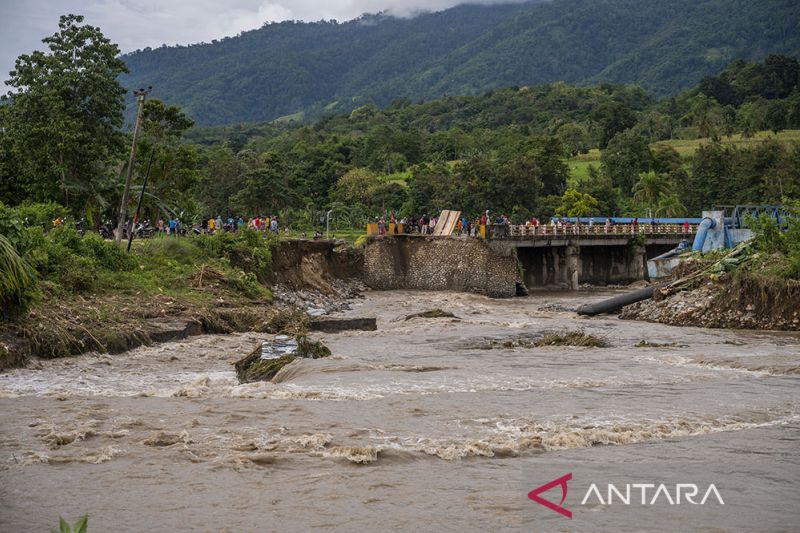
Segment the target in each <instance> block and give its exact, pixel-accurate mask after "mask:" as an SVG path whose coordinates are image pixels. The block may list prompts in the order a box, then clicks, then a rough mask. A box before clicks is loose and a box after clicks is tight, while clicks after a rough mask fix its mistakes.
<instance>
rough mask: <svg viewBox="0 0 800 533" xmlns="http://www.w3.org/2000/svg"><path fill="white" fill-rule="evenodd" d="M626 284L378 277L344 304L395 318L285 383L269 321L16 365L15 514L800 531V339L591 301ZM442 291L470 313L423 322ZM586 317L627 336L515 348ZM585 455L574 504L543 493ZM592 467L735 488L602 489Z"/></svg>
mask: <svg viewBox="0 0 800 533" xmlns="http://www.w3.org/2000/svg"><path fill="white" fill-rule="evenodd" d="M603 296H604V295H602V294H599V293H593V294H589V293H581V294H554V293H548V294H534V295H532V296H529V297H525V298H516V299H512V300H491V299H488V298H484V297H480V296H476V295H468V294H456V293H421V292H385V293H381V292H370V293H367V296H366V298H364V299H362V300H357V301H356V302H355V303H354V304H353V308H352V309H351V310H350V311H347V312H345V313H342V316H365V317H366V316H375V317H377V318H378V330H377V331H354V332H344V333H339V334H325V335H316V336H315V337H318V338H320V339H322V340H323V342H325V343H326V344H327V345H328V346H329V347H330V348H331V350H332V352H333V354H334V355H333V356H332V357H331V358H328V359H319V360H303V361H300V362H296V363H294V364H292V365H290V366H289V367H286V368H284V369H283V370H282V371H281V372H280V373H279V374H278V376H276V380H275V381H277V383H252V384H246V385H241V384H239V383H238V381H237V380H236V377H235V373H234V371H233V367H232V364H231V363H233V362H234V361H235V360H236V359H238V358H240V357H242V356H243V355H244V354H245V353H248V352H249V351H250V350H251V349H252V346H253V345H254V344H255V343H257V342H260V340H261V339H262V336H259V335H257V334H243V335H227V336H202V337H195V338H192V339H190V340H187V341H185V342H180V343H172V344H164V345H159V346H153V347H144V348H140V349H137V350H134V351H132V352H129V353H126V354H121V355H114V356H110V355H86V356H81V357H76V358H71V359H64V360H57V361H48V362H43V363H41V365H40V368H29V369H23V370H15V371H11V372H8V373H5V374H0V410H2V415H1V416H2V418H0V480H2V483H0V529H1V530H3V531H42V530H49V528H51V527H54V526H55V524H56V523H57V522H58V517H59V516H64V517H68V518H70V519H72V520H73V521H74V519H76V518H77V517H78V516H79V515H82V514H83V513H86V512H88V513H89V516H90V521H89V524H90V531H142V530H152V531H178V530H199V531H221V530H228V531H307V530H313V529H316V530H323V531H324V530H331V531H334V530H335V531H385V530H398V531H411V530H421V531H454V530H460V531H481V530H483V531H486V530H488V531H502V530H518V529H519V530H525V531H643V530H648V531H653V530H662V531H675V530H682V531H791V530H795V529H796V525H797V524H798V523H800V510H798V508H797V505H796V504H797V503H798V502H800V481H798V480H800V394H798V385H800V336H798V335H796V334H787V333H771V332H744V331H724V330H706V329H699V328H677V327H670V326H663V325H657V324H649V323H642V322H632V321H621V320H618V319H617V318H615V317H601V318H594V319H588V318H579V317H577V316H576V315H575V314H574V313H573V312H571V309H574V308H575V307H577V306H578V305H580V304H581V303H584V302H585V301H587V300H595V299H599V298H602V297H603ZM433 308H441V309H444V310H447V311H450V312H452V313H453V314H455V315H456V317H457V318H433V319H426V318H415V319H412V320H404V318H405V317H406V316H407V315H409V314H411V313H415V312H420V311H426V310H430V309H433ZM574 329H583V330H584V331H585V332H586V333H589V334H592V335H596V336H598V337H600V338H602V339H604V340H605V341H606V342H607V344H608V346H607V347H605V348H583V347H581V348H578V347H564V346H545V347H538V348H534V347H516V348H504V347H502V342H503V341H505V340H510V339H512V340H513V339H520V338H523V339H528V338H529V339H536V338H539V337H540V336H541V335H543V334H544V333H548V332H558V331H566V330H574ZM495 341H499V342H495ZM642 341H644V343H643V342H642ZM568 472H569V473H572V474H573V481H571V482H570V485H569V494H568V496H567V498H566V500H565V502H564V504H563V505H564V506H565V507H568V508H570V510H571V512H572V513H573V518H572V519H571V520H569V519H566V518H565V517H564V516H561V515H560V514H558V513H556V512H553V511H552V510H550V509H548V508H546V507H543V506H540V505H537V504H536V503H534V502H532V501H531V500H529V499H528V498H527V497H526V495H527V493H528V491H530V490H532V489H534V488H536V487H538V486H539V485H542V484H545V483H547V482H549V481H551V480H553V479H555V478H557V477H559V476H562V475H564V474H566V473H568ZM591 483H596V484H597V485H601V486H602V490H603V497H605V486H606V485H607V484H608V483H614V484H615V485H616V486H619V487H623V486H624V485H625V484H626V483H628V484H629V483H653V484H655V485H658V484H660V483H665V484H667V486H668V487H669V490H670V492H672V493H673V495H674V493H675V488H674V487H675V485H676V484H677V483H690V484H691V483H693V484H696V485H698V486H700V487H702V492H704V491H705V488H706V487H707V486H708V485H709V484H711V483H713V484H715V486H716V487H717V489H718V490H719V493H720V495H721V498H722V499H723V500H724V505H721V504H720V503H719V502H718V501H717V500H716V499H713V500H712V501H710V502H708V503H707V504H706V505H702V506H700V505H695V506H691V505H690V506H687V505H681V506H678V505H673V504H670V503H669V501H667V500H666V499H665V498H661V499H660V500H658V501H656V502H655V503H654V504H653V505H649V501H648V505H640V502H639V499H638V492H637V493H636V494H637V496H636V497H635V498H633V499H634V502H632V503H630V504H628V505H624V504H622V505H619V504H612V505H607V502H605V503H601V502H598V500H597V499H591V500H589V501H587V502H586V503H584V504H583V505H581V500H582V499H583V498H584V494H585V493H586V490H587V488H588V487H589V485H590V484H591ZM702 492H701V496H702ZM543 496H544V497H546V499H548V500H550V501H553V502H555V503H556V504H558V502H559V500H560V499H561V494H560V489H559V488H558V487H556V488H555V489H554V490H553V491H551V492H548V493H547V494H545V495H543ZM650 496H652V493H651V494H650ZM698 499H699V498H698ZM648 500H649V498H648Z"/></svg>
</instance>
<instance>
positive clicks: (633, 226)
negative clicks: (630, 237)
mask: <svg viewBox="0 0 800 533" xmlns="http://www.w3.org/2000/svg"><path fill="white" fill-rule="evenodd" d="M631 231H632V232H633V233H638V232H639V217H636V218H634V219H633V222H632V223H631Z"/></svg>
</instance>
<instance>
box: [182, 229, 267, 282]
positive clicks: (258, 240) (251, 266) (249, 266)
mask: <svg viewBox="0 0 800 533" xmlns="http://www.w3.org/2000/svg"><path fill="white" fill-rule="evenodd" d="M196 239H197V244H198V246H199V247H200V248H201V249H202V250H204V251H205V252H206V253H207V254H208V255H209V256H211V257H220V258H226V259H228V260H229V261H230V264H231V266H233V267H236V268H239V269H241V270H243V271H245V272H251V273H253V274H255V275H256V278H258V281H260V282H262V283H266V282H267V281H268V280H269V278H270V276H271V274H272V249H271V248H272V240H271V239H270V238H268V237H265V236H263V235H261V234H260V233H258V232H256V231H253V230H249V229H244V230H242V231H239V232H237V233H228V232H220V233H217V234H216V235H199V236H198V237H197V238H196Z"/></svg>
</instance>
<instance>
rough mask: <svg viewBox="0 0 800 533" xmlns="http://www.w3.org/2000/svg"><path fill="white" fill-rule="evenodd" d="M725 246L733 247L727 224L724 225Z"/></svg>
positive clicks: (731, 235)
mask: <svg viewBox="0 0 800 533" xmlns="http://www.w3.org/2000/svg"><path fill="white" fill-rule="evenodd" d="M725 248H733V233H732V232H731V230H730V228H729V227H728V226H725Z"/></svg>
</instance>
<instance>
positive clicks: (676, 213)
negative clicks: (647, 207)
mask: <svg viewBox="0 0 800 533" xmlns="http://www.w3.org/2000/svg"><path fill="white" fill-rule="evenodd" d="M656 215H663V216H666V217H682V216H684V215H686V206H685V205H683V203H682V202H681V199H680V198H679V197H678V195H677V194H675V193H674V192H673V193H670V194H662V195H661V198H659V199H658V207H656Z"/></svg>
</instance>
